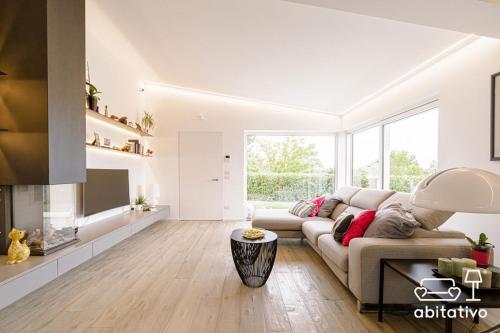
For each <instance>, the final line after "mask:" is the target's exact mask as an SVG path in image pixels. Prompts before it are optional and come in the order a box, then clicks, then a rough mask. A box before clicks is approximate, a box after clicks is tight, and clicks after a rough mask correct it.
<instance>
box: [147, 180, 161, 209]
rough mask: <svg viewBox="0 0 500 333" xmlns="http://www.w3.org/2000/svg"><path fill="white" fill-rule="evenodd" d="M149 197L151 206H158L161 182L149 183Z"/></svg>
mask: <svg viewBox="0 0 500 333" xmlns="http://www.w3.org/2000/svg"><path fill="white" fill-rule="evenodd" d="M148 197H149V206H150V207H151V208H156V206H157V205H158V198H159V197H160V185H159V184H149V186H148Z"/></svg>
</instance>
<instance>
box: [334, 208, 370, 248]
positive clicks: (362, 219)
mask: <svg viewBox="0 0 500 333" xmlns="http://www.w3.org/2000/svg"><path fill="white" fill-rule="evenodd" d="M376 213H377V211H376V210H363V211H361V212H359V214H358V215H356V217H355V218H354V220H352V222H351V225H350V226H349V229H347V232H346V233H345V235H344V238H342V245H344V246H349V243H350V242H351V239H354V238H358V237H363V235H364V234H365V231H366V229H368V227H369V226H370V223H372V222H373V220H375V214H376Z"/></svg>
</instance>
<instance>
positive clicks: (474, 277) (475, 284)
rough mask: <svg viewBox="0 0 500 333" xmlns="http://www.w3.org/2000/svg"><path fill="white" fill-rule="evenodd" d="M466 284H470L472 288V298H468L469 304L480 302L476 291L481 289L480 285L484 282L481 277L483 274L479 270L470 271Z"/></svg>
mask: <svg viewBox="0 0 500 333" xmlns="http://www.w3.org/2000/svg"><path fill="white" fill-rule="evenodd" d="M464 282H465V283H470V284H471V288H472V298H468V299H467V302H479V301H481V300H480V299H478V298H476V296H475V291H476V288H477V289H479V284H480V283H481V282H483V278H482V277H481V272H480V271H479V270H478V269H468V270H467V273H466V274H465V278H464Z"/></svg>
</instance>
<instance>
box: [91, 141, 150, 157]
mask: <svg viewBox="0 0 500 333" xmlns="http://www.w3.org/2000/svg"><path fill="white" fill-rule="evenodd" d="M85 145H86V146H87V149H95V150H101V151H106V152H110V153H117V154H124V155H128V156H136V157H153V156H150V155H142V154H136V153H132V152H128V151H122V150H117V149H113V148H110V147H106V146H94V145H93V144H90V143H85Z"/></svg>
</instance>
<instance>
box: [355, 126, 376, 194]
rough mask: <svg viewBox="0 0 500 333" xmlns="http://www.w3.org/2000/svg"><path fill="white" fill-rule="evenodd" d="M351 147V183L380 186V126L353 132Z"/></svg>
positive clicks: (370, 186)
mask: <svg viewBox="0 0 500 333" xmlns="http://www.w3.org/2000/svg"><path fill="white" fill-rule="evenodd" d="M352 147H353V153H352V166H353V168H352V170H353V172H352V183H353V185H354V186H360V187H369V188H380V187H381V184H382V179H381V178H382V177H381V176H382V174H381V172H380V170H381V169H380V127H373V128H370V129H368V130H365V131H361V132H358V133H354V134H353V136H352Z"/></svg>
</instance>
